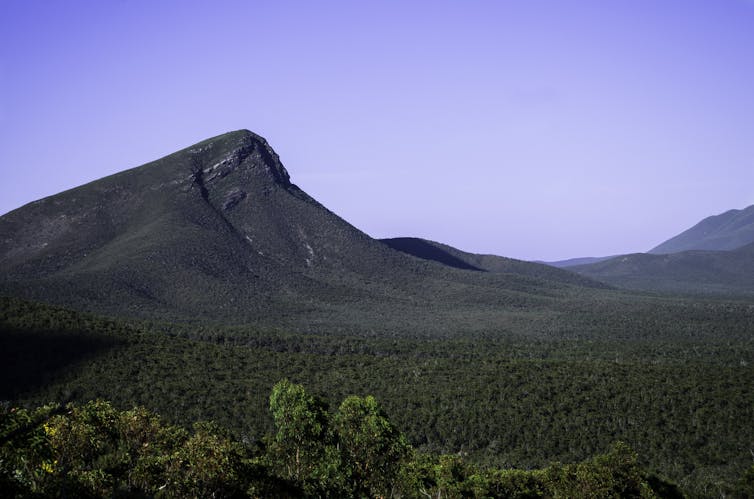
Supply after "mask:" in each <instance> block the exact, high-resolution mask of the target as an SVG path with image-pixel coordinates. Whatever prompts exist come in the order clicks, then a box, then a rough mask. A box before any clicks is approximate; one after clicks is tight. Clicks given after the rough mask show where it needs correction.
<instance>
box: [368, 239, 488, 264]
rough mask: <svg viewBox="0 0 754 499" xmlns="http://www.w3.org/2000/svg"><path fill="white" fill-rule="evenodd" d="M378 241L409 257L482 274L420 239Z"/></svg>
mask: <svg viewBox="0 0 754 499" xmlns="http://www.w3.org/2000/svg"><path fill="white" fill-rule="evenodd" d="M380 241H382V242H383V243H385V244H387V245H388V246H390V247H391V248H393V249H394V250H398V251H402V252H403V253H408V254H409V255H413V256H415V257H417V258H421V259H423V260H432V261H434V262H438V263H442V264H443V265H447V266H448V267H455V268H457V269H463V270H476V271H479V272H484V270H483V269H480V268H479V267H475V266H473V265H470V264H468V263H466V262H464V261H463V260H461V259H460V258H457V257H455V256H453V255H451V254H450V253H448V252H447V251H445V250H442V249H440V248H438V247H437V246H434V245H432V244H430V243H428V242H427V241H423V240H421V239H415V238H411V237H396V238H393V239H381V240H380Z"/></svg>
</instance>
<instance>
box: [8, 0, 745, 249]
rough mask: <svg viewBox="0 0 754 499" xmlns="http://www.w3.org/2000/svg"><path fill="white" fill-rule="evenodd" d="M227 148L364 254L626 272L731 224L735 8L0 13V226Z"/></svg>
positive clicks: (295, 7)
mask: <svg viewBox="0 0 754 499" xmlns="http://www.w3.org/2000/svg"><path fill="white" fill-rule="evenodd" d="M240 128H248V129H250V130H252V131H254V132H256V133H259V134H261V135H263V136H265V137H266V138H267V139H268V141H269V142H270V144H271V145H272V147H273V148H275V150H276V151H277V152H278V154H279V155H280V157H281V159H282V161H283V163H284V164H285V166H286V168H287V169H288V171H289V172H290V174H291V178H292V180H293V182H294V183H296V184H298V185H299V186H300V187H301V188H303V189H304V190H305V191H307V192H308V193H309V194H311V195H312V196H314V197H315V198H316V199H317V200H319V201H320V202H321V203H323V204H324V205H325V206H327V207H328V208H330V209H331V210H333V211H334V212H335V213H337V214H339V215H340V216H342V217H343V218H345V219H346V220H348V221H349V222H351V223H352V224H354V225H355V226H357V227H359V228H360V229H362V230H364V231H365V232H367V233H368V234H370V235H371V236H373V237H392V236H419V237H425V238H428V239H433V240H437V241H441V242H444V243H448V244H451V245H453V246H456V247H458V248H460V249H463V250H467V251H473V252H480V253H495V254H499V255H505V256H511V257H517V258H523V259H545V260H555V259H563V258H570V257H578V256H599V255H608V254H616V253H625V252H634V251H645V250H648V249H649V248H651V247H653V246H655V245H656V244H658V243H660V242H662V241H663V240H665V239H667V238H668V237H671V236H673V235H675V234H677V233H678V232H680V231H682V230H685V229H686V228H688V227H689V226H691V225H693V224H694V223H696V222H697V221H699V220H700V219H701V218H703V217H705V216H708V215H712V214H717V213H720V212H723V211H726V210H728V209H730V208H743V207H746V206H748V205H750V204H754V1H747V0H704V1H696V0H678V1H673V0H667V1H666V0H651V1H644V0H625V1H610V0H594V1H568V0H557V1H555V0H554V1H540V0H520V1H503V0H498V1H487V2H486V1H475V0H467V1H460V0H459V1H444V0H432V1H416V2H412V1H409V0H403V1H379V2H377V1H375V2H369V1H342V2H327V1H324V2H318V1H301V2H290V1H285V0H275V1H252V0H247V1H235V2H234V1H212V2H209V1H207V2H192V1H154V0H152V1H136V0H120V1H118V0H96V1H79V0H65V1H63V0H59V1H54V0H50V1H39V0H2V1H0V169H1V170H0V172H1V173H2V182H0V213H5V212H7V211H10V210H12V209H14V208H16V207H19V206H21V205H23V204H25V203H27V202H30V201H32V200H35V199H38V198H41V197H44V196H48V195H52V194H55V193H57V192H59V191H61V190H64V189H67V188H71V187H74V186H77V185H80V184H82V183H85V182H88V181H91V180H94V179H97V178H100V177H103V176H106V175H109V174H111V173H115V172H117V171H120V170H124V169H126V168H130V167H133V166H137V165H140V164H143V163H146V162H148V161H151V160H153V159H156V158H158V157H161V156H164V155H166V154H168V153H171V152H173V151H175V150H177V149H180V148H182V147H186V146H189V145H191V144H193V143H195V142H197V141H199V140H202V139H204V138H207V137H210V136H213V135H217V134H220V133H223V132H226V131H230V130H235V129H240Z"/></svg>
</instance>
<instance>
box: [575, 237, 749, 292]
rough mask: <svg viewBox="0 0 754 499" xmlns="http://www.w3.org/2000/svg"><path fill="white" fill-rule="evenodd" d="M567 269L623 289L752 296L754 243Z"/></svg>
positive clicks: (622, 258) (629, 257) (632, 256)
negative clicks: (715, 249) (732, 247)
mask: <svg viewBox="0 0 754 499" xmlns="http://www.w3.org/2000/svg"><path fill="white" fill-rule="evenodd" d="M569 270H572V271H573V272H578V273H579V274H581V275H583V276H586V277H591V278H592V279H595V280H598V281H601V282H604V283H607V284H610V285H613V286H616V287H620V288H625V289H632V290H644V291H660V292H670V293H684V294H714V295H747V296H751V295H754V243H753V244H748V245H746V246H743V247H741V248H738V249H735V250H733V251H704V250H691V251H681V252H678V253H668V254H660V255H654V254H649V253H635V254H630V255H622V256H617V257H615V258H611V259H609V260H605V261H602V262H598V263H593V264H589V265H578V266H574V267H570V268H569Z"/></svg>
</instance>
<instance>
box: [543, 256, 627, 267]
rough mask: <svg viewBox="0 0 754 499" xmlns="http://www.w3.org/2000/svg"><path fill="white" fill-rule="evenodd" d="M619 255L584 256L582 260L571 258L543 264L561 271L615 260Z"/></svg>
mask: <svg viewBox="0 0 754 499" xmlns="http://www.w3.org/2000/svg"><path fill="white" fill-rule="evenodd" d="M616 256H617V255H611V256H584V257H581V258H569V259H567V260H558V261H557V262H541V263H544V264H546V265H549V266H551V267H557V268H559V269H565V268H568V267H574V266H576V265H588V264H590V263H598V262H604V261H605V260H609V259H611V258H615V257H616Z"/></svg>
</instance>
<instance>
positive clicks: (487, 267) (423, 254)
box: [381, 237, 604, 288]
mask: <svg viewBox="0 0 754 499" xmlns="http://www.w3.org/2000/svg"><path fill="white" fill-rule="evenodd" d="M381 241H382V242H383V243H385V244H387V245H388V246H390V247H391V248H394V249H397V250H399V251H403V252H404V253H407V254H409V255H412V256H415V257H418V258H422V259H424V260H433V261H436V262H438V263H442V264H443V265H447V266H449V267H455V268H460V269H466V270H477V271H484V272H489V273H493V274H518V275H526V276H529V277H533V278H538V279H545V280H548V281H554V282H562V283H569V284H576V285H579V286H586V287H594V288H600V287H604V286H603V285H602V284H600V283H597V282H595V281H593V280H591V279H584V278H583V277H581V276H579V275H578V274H575V273H573V272H568V271H565V270H560V269H557V268H553V267H551V266H549V265H545V264H541V263H535V262H526V261H523V260H516V259H515V258H506V257H504V256H497V255H477V254H474V253H467V252H465V251H461V250H459V249H456V248H454V247H452V246H448V245H446V244H442V243H438V242H435V241H428V240H426V239H419V238H415V237H400V238H393V239H381Z"/></svg>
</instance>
